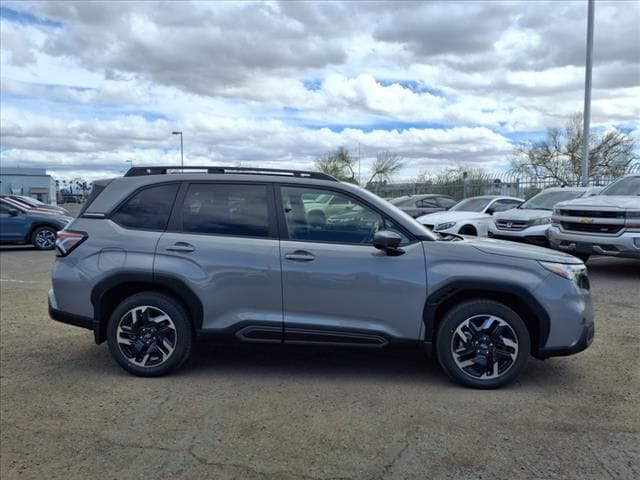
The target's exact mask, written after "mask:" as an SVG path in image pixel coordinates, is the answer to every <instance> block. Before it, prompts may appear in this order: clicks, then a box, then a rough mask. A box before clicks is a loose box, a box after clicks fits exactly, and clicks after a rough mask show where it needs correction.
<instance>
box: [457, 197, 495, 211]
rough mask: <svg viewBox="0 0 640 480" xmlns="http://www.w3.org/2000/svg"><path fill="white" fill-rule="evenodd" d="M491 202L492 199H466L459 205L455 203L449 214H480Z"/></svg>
mask: <svg viewBox="0 0 640 480" xmlns="http://www.w3.org/2000/svg"><path fill="white" fill-rule="evenodd" d="M491 200H493V199H492V198H480V197H476V198H467V199H466V200H462V201H461V202H459V203H456V204H455V205H454V206H453V207H451V208H450V209H449V211H450V212H453V211H457V212H482V211H483V210H484V209H485V208H487V205H489V202H491Z"/></svg>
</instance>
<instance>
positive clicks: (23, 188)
mask: <svg viewBox="0 0 640 480" xmlns="http://www.w3.org/2000/svg"><path fill="white" fill-rule="evenodd" d="M0 193H4V194H10V195H11V194H12V195H27V196H29V197H33V198H37V199H38V200H40V201H41V202H44V203H48V204H51V205H55V204H56V182H55V180H54V179H53V178H52V177H51V175H47V171H46V170H45V169H44V168H2V167H0Z"/></svg>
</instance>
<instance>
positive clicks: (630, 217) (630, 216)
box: [624, 210, 640, 228]
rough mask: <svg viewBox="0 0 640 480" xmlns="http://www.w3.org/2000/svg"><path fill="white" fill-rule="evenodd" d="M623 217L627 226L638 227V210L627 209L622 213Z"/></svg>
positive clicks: (639, 216) (639, 224) (639, 215)
mask: <svg viewBox="0 0 640 480" xmlns="http://www.w3.org/2000/svg"><path fill="white" fill-rule="evenodd" d="M624 218H625V219H626V220H627V221H626V225H627V227H629V228H640V210H627V211H626V212H625V214H624Z"/></svg>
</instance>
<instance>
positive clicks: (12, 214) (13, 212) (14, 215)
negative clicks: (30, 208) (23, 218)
mask: <svg viewBox="0 0 640 480" xmlns="http://www.w3.org/2000/svg"><path fill="white" fill-rule="evenodd" d="M19 214H20V210H17V209H15V208H10V209H9V215H11V216H12V217H17V216H18V215H19Z"/></svg>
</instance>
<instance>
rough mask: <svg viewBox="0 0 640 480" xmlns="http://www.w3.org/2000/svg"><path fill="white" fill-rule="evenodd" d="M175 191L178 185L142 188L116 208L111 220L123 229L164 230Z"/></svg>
mask: <svg viewBox="0 0 640 480" xmlns="http://www.w3.org/2000/svg"><path fill="white" fill-rule="evenodd" d="M177 191H178V184H171V185H158V186H155V187H147V188H144V189H143V190H140V191H138V192H137V193H135V194H134V195H133V197H131V198H130V199H129V200H127V201H126V202H125V203H124V204H123V205H122V206H121V207H120V208H118V210H116V212H115V213H114V214H113V215H112V219H113V221H114V222H116V223H118V224H120V225H122V226H124V227H129V228H140V229H144V230H165V229H166V228H167V223H168V221H169V215H170V214H171V208H172V206H173V201H174V200H175V197H176V193H177Z"/></svg>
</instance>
